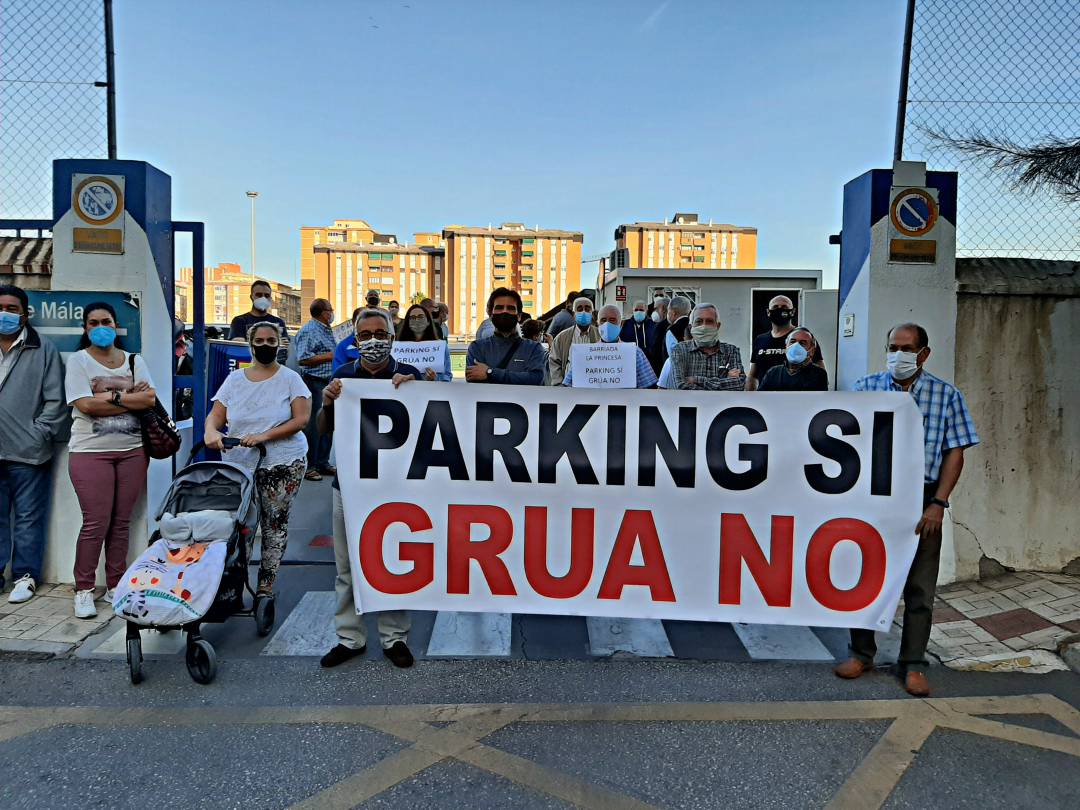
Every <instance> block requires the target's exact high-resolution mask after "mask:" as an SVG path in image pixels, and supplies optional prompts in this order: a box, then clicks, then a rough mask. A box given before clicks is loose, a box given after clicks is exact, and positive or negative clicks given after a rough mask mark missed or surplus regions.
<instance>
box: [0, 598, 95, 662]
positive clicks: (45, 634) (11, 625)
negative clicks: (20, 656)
mask: <svg viewBox="0 0 1080 810" xmlns="http://www.w3.org/2000/svg"><path fill="white" fill-rule="evenodd" d="M97 590H98V591H99V592H100V593H98V594H97V596H98V598H97V602H96V607H97V611H98V615H97V616H96V617H95V618H93V619H76V618H75V613H74V597H75V590H74V588H73V587H72V586H71V585H48V584H42V585H39V586H38V589H37V593H36V594H35V595H34V598H33V599H31V600H30V601H29V602H23V603H22V604H19V605H13V604H11V603H10V602H8V600H7V594H5V595H4V596H3V597H0V652H23V653H39V654H48V655H63V654H64V653H66V652H70V651H71V650H73V649H74V648H75V646H76V645H78V644H81V643H82V642H84V641H86V639H87V638H89V637H90V636H92V635H93V634H94V633H96V632H98V631H99V630H101V629H102V628H103V627H104V626H105V625H106V624H108V623H109V620H110V619H112V618H113V610H112V605H110V604H109V603H108V602H105V601H103V600H102V598H101V597H102V596H104V593H105V589H104V588H98V589H97Z"/></svg>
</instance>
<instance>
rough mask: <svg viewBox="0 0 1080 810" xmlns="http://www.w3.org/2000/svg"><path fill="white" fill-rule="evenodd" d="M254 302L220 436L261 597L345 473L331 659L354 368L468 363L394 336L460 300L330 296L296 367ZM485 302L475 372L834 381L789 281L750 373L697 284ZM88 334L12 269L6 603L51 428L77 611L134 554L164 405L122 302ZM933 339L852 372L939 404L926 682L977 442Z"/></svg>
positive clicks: (931, 407)
mask: <svg viewBox="0 0 1080 810" xmlns="http://www.w3.org/2000/svg"><path fill="white" fill-rule="evenodd" d="M251 299H252V309H251V311H250V312H248V313H245V314H243V315H240V316H238V317H237V318H235V319H234V320H233V323H232V326H231V331H230V337H232V338H233V339H243V340H246V341H247V343H248V345H249V347H250V350H251V354H252V363H251V365H250V366H248V367H246V368H242V369H239V370H237V371H234V372H232V373H231V374H230V375H229V377H228V378H227V379H226V380H225V382H224V383H223V384H222V386H221V387H220V389H219V390H218V391H217V392H216V393H215V396H214V398H213V408H212V410H211V412H210V414H209V415H208V417H207V420H206V427H205V435H204V441H205V443H206V445H207V446H208V447H210V448H212V449H217V450H224V449H225V448H224V444H223V441H224V437H225V434H226V433H228V435H229V436H232V437H234V438H238V439H240V446H239V447H237V448H235V449H232V450H230V451H228V458H229V460H230V461H235V462H236V463H239V464H242V465H245V466H248V467H249V468H251V469H253V470H254V471H255V475H254V477H255V482H256V491H257V497H258V500H259V505H260V510H261V515H262V526H263V539H262V556H261V564H260V569H259V577H258V596H259V597H264V596H268V595H270V594H271V593H272V592H273V586H274V581H275V578H276V576H277V571H278V567H279V565H280V562H281V558H282V555H283V553H284V551H285V546H286V541H287V528H288V521H289V510H290V505H291V503H292V501H293V499H294V497H295V495H296V494H297V492H298V491H299V489H300V487H301V483H302V481H303V480H304V479H305V478H307V479H309V480H318V479H320V478H321V477H322V476H323V475H330V476H333V477H334V482H333V485H332V490H333V522H334V556H335V562H336V566H337V578H336V582H335V593H336V599H337V604H336V610H335V617H334V622H335V628H336V631H337V637H338V643H337V644H336V645H335V646H334V647H333V648H332V649H331V650H330V651H329V652H327V653H326V655H324V656H323V658H322V662H321V663H322V665H323V666H324V667H333V666H337V665H338V664H341V663H344V662H345V661H347V660H349V659H351V658H354V657H356V656H358V655H360V654H362V653H363V652H364V650H365V647H366V632H365V625H364V619H363V617H362V616H360V615H358V614H357V612H356V606H355V605H354V603H353V595H352V586H351V571H350V563H349V555H348V551H347V544H346V535H345V523H344V510H343V507H342V501H341V492H340V489H339V486H338V482H337V478H336V472H337V471H336V469H335V468H334V466H333V465H332V464H331V462H330V455H331V441H332V435H333V426H334V408H335V403H336V401H337V399H338V398H339V397H340V395H341V389H342V385H341V380H343V379H382V380H390V381H392V383H393V385H394V386H395V387H398V386H400V385H402V384H404V383H407V382H411V381H427V382H448V381H450V380H452V378H453V374H452V371H451V368H450V353H449V351H448V350H447V351H445V352H444V353H443V357H444V359H445V361H444V362H443V363H442V364H441V365H440V367H439V368H418V367H416V366H414V365H410V364H407V363H403V362H400V361H399V360H396V359H395V358H394V356H393V353H392V349H393V345H394V342H395V341H400V342H415V341H437V340H446V339H447V337H448V325H447V320H448V316H449V310H448V308H447V307H446V305H445V304H441V303H438V302H435V301H433V300H431V299H423V300H422V301H420V302H418V303H415V304H412V305H410V306H409V307H407V308H406V309H405V310H404V314H401V308H400V306H399V305H398V302H397V301H390V302H388V304H387V305H386V307H385V308H384V307H383V306H382V302H381V296H380V294H379V292H378V291H377V290H371V291H369V292H368V294H367V295H366V296H365V301H366V306H365V307H363V308H358V309H357V310H355V311H354V312H353V313H352V315H351V318H350V326H351V330H350V331H351V333H350V334H347V335H346V336H344V337H343V338H341V339H336V338H335V334H334V329H333V327H332V324H333V322H334V311H333V307H332V305H331V304H330V302H329V301H326V300H325V299H316V300H315V301H313V302H312V304H311V307H310V314H311V320H310V321H309V322H308V323H306V324H305V325H304V326H303V327H302V328H301V329H300V330H299V332H298V333H297V334H296V336H295V341H294V348H295V354H296V360H297V363H298V365H299V368H300V370H301V372H300V374H297V373H296V372H293V371H291V370H290V369H289V368H286V367H285V366H284V365H283V361H284V351H285V348H286V343H287V341H288V333H287V329H286V326H285V324H284V322H283V321H281V320H280V319H279V318H276V317H275V316H273V315H270V314H269V309H270V306H271V303H272V291H271V289H270V286H269V285H268V284H266V283H265V282H255V283H254V284H253V285H252V288H251ZM486 314H487V318H486V319H485V320H484V322H483V323H482V324H481V326H480V328H479V330H478V331H477V335H476V339H475V340H474V341H473V342H472V343H471V344H470V345H469V347H468V351H467V355H466V368H465V381H466V382H467V383H481V384H484V383H486V384H503V385H534V386H536V385H553V386H555V385H561V386H568V387H573V386H574V384H575V381H574V379H573V370H572V367H573V363H572V357H573V347H574V346H575V345H580V344H596V343H618V342H622V343H628V344H634V346H635V354H634V356H635V386H636V387H637V388H662V389H672V390H698V391H743V390H746V391H766V392H768V391H827V390H829V387H830V386H829V378H828V372H827V370H826V368H825V366H824V364H823V362H822V359H821V353H820V350H819V346H818V343H817V340H816V338H815V337H814V334H813V332H812V331H811V330H810V329H809V328H808V326H807V325H805V324H800V323H799V322H798V319H797V313H796V310H795V306H794V303H793V302H792V300H791V299H790V298H788V297H786V296H783V295H780V296H776V297H775V298H773V299H772V300H771V301H770V302H769V305H768V311H767V313H765V314H767V316H768V318H769V321H770V324H771V325H770V329H769V331H767V332H764V333H762V334H761V335H758V336H757V337H755V339H754V343H753V353H752V355H751V358H750V367H749V369H748V370H747V369H744V366H743V361H742V357H741V354H740V352H739V349H738V347H736V346H735V345H733V344H731V343H727V342H725V341H723V340H722V339H721V338H722V330H723V324H722V323H721V321H720V311H719V309H718V308H717V307H716V306H715V305H714V304H710V303H704V302H702V303H697V304H696V305H694V304H693V303H692V302H691V301H690V300H689V299H688V298H686V297H684V296H681V295H670V294H663V293H658V294H657V295H655V296H654V298H653V301H652V303H651V304H647V303H646V302H645V301H643V300H639V301H634V302H633V304H632V307H631V310H630V312H629V316H628V317H626V318H624V317H623V313H622V310H621V309H620V308H619V307H618V306H615V305H606V306H603V307H601V308H600V309H599V310H598V311H597V310H596V308H595V305H594V302H593V300H592V298H590V297H589V296H587V295H581V294H579V293H577V292H572V293H571V294H570V295H569V296H568V297H567V299H566V302H565V305H564V306H563V307H562V308H560V310H559V311H558V312H557V313H556V314H555V316H554V317H553V318H552V319H551V321H550V323H549V324H547V325H546V326H545V324H544V322H543V321H540V320H536V319H532V318H529V317H528V315H527V314H526V313H525V312H524V311H523V306H522V299H521V296H520V295H519V294H518V293H517V292H516V291H515V290H512V289H508V288H499V289H496V290H495V291H494V292H492V293H491V295H490V297H489V298H488V300H487V306H486ZM83 332H84V334H83V336H82V342H81V345H80V349H79V351H78V352H76V353H75V354H73V355H72V356H71V357H70V358H68V360H67V363H66V368H65V367H64V364H62V362H61V358H60V356H59V354H58V352H57V350H56V349H55V348H54V347H53V346H52V344H51V343H49V342H48V341H43V340H42V339H41V337H40V336H39V335H38V333H37V332H36V331H35V330H34V329H33V327H31V326H30V325H29V323H28V300H27V296H26V293H25V292H23V291H22V290H21V289H19V288H17V287H12V286H0V428H2V438H0V564H2V565H5V566H6V565H7V563H8V562H9V560H10V564H11V578H12V580H13V583H14V584H13V587H12V590H11V592H10V593H9V595H8V601H9V602H14V603H17V602H23V601H27V600H29V599H30V598H32V597H33V595H34V591H35V589H36V587H37V583H38V582H39V581H40V579H41V566H42V558H43V553H44V545H45V525H46V520H47V517H46V516H47V514H48V499H49V492H50V486H49V484H48V482H49V476H50V464H51V456H52V450H53V443H54V442H55V441H57V440H62V438H63V436H64V435H65V433H66V432H67V428H68V424H69V414H70V440H69V446H68V449H69V456H68V459H69V461H68V463H69V472H70V477H71V481H72V484H73V485H74V488H75V492H76V495H77V497H78V501H79V505H80V508H81V510H82V518H83V520H82V528H81V530H80V532H79V535H78V537H77V538H75V539H74V543H75V549H76V553H75V569H74V579H75V607H74V610H75V615H76V616H79V617H83V618H86V617H90V616H93V615H95V613H96V611H95V608H94V599H93V594H94V590H93V588H94V584H95V574H96V569H97V566H98V563H99V560H100V557H101V554H102V550H103V549H104V555H105V584H106V587H107V589H109V591H111V589H113V588H115V587H116V585H117V583H118V582H119V579H120V577H121V576H122V574H123V573H124V570H125V566H126V560H127V556H128V526H129V523H130V519H131V514H132V511H133V509H134V507H135V505H136V502H137V501H138V499H139V497H140V496H141V494H142V493H143V492H144V491H145V482H146V472H147V456H146V454H145V452H144V449H143V447H142V436H141V433H140V429H139V421H138V419H137V418H136V416H135V414H137V413H138V412H139V411H141V410H145V409H147V408H150V407H152V406H153V404H154V402H155V396H156V395H155V390H154V382H153V380H152V379H151V378H150V374H149V370H148V369H147V366H146V364H145V363H144V362H143V360H142V358H141V357H138V356H137V355H133V354H129V353H128V352H127V351H125V350H124V348H123V346H122V344H121V340H120V338H119V337H118V334H117V317H116V312H115V311H114V310H113V309H112V307H111V306H110V305H108V304H106V303H98V304H91V305H89V306H87V307H86V308H85V310H84V314H83ZM929 355H930V348H929V336H928V335H927V334H926V331H925V330H924V329H923V328H922V327H921V326H918V325H917V324H913V323H907V324H900V325H898V326H896V327H894V328H893V329H892V330H891V331H890V332H889V335H888V338H887V360H888V362H887V368H886V370H884V371H882V372H880V373H877V374H871V375H869V376H867V377H864V378H862V379H860V380H859V381H858V382H857V383H856V385H855V386H854V390H860V391H861V390H868V391H888V390H892V391H906V392H908V393H910V394H911V396H912V397H913V398H914V399H915V402H916V404H917V405H918V407H919V408H920V410H921V411H922V412H923V416H924V422H925V428H926V429H925V442H926V446H925V448H924V450H925V453H924V455H925V458H926V472H925V493H924V495H925V496H924V500H923V513H922V517H921V519H919V520H918V527H917V529H916V532H917V534H918V535H919V537H920V541H919V547H918V551H917V553H916V556H915V561H914V562H913V564H912V567H911V570H910V572H909V574H908V579H907V584H906V586H905V589H904V628H903V637H902V640H901V647H900V665H901V667H902V668H903V669H904V671H905V673H906V674H905V686H906V688H907V690H908V691H909V692H911V693H912V694H915V695H925V694H928V693H929V685H928V683H927V681H926V675H925V672H926V646H927V642H928V639H929V628H930V624H931V619H932V610H933V600H934V586H935V583H936V579H937V569H938V560H939V555H940V546H941V524H942V519H943V510H944V509H945V508H947V506H948V497H949V495H950V494H951V492H952V490H953V488H954V487H955V485H956V483H957V481H958V479H959V477H960V472H961V470H962V468H963V453H964V449H965V448H967V447H970V446H972V445H974V444H976V443H977V442H978V436H977V434H976V431H975V427H974V425H973V424H972V421H971V417H970V415H969V414H968V411H967V408H966V405H965V403H964V399H963V396H962V395H961V393H960V392H959V391H958V390H957V389H956V388H955V387H953V386H952V385H951V384H949V383H947V382H945V381H943V380H940V379H938V378H937V377H934V376H933V375H931V374H930V373H929V372H928V371H926V370H925V369H924V368H923V364H924V363H925V362H926V360H927V358H928V357H929ZM260 448H261V449H260ZM2 584H3V581H2V569H0V585H2ZM109 591H107V592H106V598H108V596H109ZM377 627H378V632H379V641H380V645H381V646H382V648H383V650H384V653H385V655H386V657H387V658H388V659H390V661H391V662H392V663H393V664H395V665H396V666H399V667H408V666H411V665H412V663H413V657H412V654H411V652H410V650H409V648H408V644H407V640H408V632H409V628H410V623H409V615H408V613H407V612H406V611H391V612H386V613H381V614H379V616H378V621H377ZM851 635H852V643H851V652H852V658H851V659H850V660H849V661H846V662H844V663H843V664H841V665H840V666H838V667H837V669H836V673H837V675H839V676H840V677H844V678H855V677H858V676H859V675H861V674H863V673H864V672H866V671H868V670H869V669H870V667H871V666H872V663H873V658H874V655H875V652H876V650H875V646H874V638H873V633H871V632H869V631H862V630H853V631H852V634H851Z"/></svg>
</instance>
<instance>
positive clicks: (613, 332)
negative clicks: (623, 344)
mask: <svg viewBox="0 0 1080 810" xmlns="http://www.w3.org/2000/svg"><path fill="white" fill-rule="evenodd" d="M621 331H622V329H620V328H619V324H617V323H611V322H609V321H605V322H604V323H602V324H600V339H601V340H602V341H604V343H614V342H615V341H616V340H618V339H619V332H621Z"/></svg>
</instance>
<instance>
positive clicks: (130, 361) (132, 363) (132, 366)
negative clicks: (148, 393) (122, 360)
mask: <svg viewBox="0 0 1080 810" xmlns="http://www.w3.org/2000/svg"><path fill="white" fill-rule="evenodd" d="M128 368H129V369H130V370H131V384H132V385H133V386H134V385H135V352H128Z"/></svg>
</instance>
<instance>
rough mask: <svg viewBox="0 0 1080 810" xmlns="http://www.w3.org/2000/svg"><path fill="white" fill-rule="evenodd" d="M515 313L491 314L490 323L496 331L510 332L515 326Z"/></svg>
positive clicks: (516, 320)
mask: <svg viewBox="0 0 1080 810" xmlns="http://www.w3.org/2000/svg"><path fill="white" fill-rule="evenodd" d="M517 322H518V319H517V315H515V314H514V313H512V312H499V313H496V314H495V315H492V316H491V325H492V326H494V327H495V331H496V332H510V331H512V330H513V328H514V327H515V326H517Z"/></svg>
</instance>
